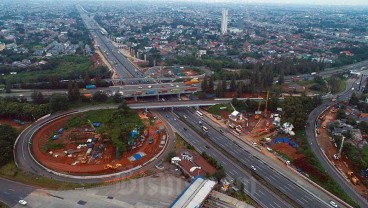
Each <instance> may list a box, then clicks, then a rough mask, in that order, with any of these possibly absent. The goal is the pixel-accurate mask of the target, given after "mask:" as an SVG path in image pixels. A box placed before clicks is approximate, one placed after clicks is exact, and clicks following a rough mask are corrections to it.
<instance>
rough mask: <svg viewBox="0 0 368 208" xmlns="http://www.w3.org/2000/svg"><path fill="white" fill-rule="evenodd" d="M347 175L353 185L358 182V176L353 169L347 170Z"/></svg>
mask: <svg viewBox="0 0 368 208" xmlns="http://www.w3.org/2000/svg"><path fill="white" fill-rule="evenodd" d="M348 176H349V177H350V180H351V182H352V183H353V184H354V185H357V184H358V183H359V178H357V177H356V176H355V175H354V173H353V171H348Z"/></svg>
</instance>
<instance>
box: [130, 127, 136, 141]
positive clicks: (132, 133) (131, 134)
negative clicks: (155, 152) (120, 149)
mask: <svg viewBox="0 0 368 208" xmlns="http://www.w3.org/2000/svg"><path fill="white" fill-rule="evenodd" d="M130 137H131V138H132V139H135V138H137V137H138V131H137V130H136V129H134V130H133V131H132V132H131V133H130Z"/></svg>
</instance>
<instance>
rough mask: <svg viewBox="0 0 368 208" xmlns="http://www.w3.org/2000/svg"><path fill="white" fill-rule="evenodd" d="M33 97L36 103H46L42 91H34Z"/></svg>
mask: <svg viewBox="0 0 368 208" xmlns="http://www.w3.org/2000/svg"><path fill="white" fill-rule="evenodd" d="M31 98H32V101H33V102H34V103H35V104H42V103H45V97H44V96H43V94H42V92H39V91H38V92H37V91H33V93H32V94H31Z"/></svg>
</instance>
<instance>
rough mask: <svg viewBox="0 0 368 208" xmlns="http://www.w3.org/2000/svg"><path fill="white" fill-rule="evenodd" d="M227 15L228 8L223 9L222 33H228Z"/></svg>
mask: <svg viewBox="0 0 368 208" xmlns="http://www.w3.org/2000/svg"><path fill="white" fill-rule="evenodd" d="M227 15H228V10H227V9H222V18H221V34H226V33H227Z"/></svg>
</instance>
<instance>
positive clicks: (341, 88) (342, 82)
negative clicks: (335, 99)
mask: <svg viewBox="0 0 368 208" xmlns="http://www.w3.org/2000/svg"><path fill="white" fill-rule="evenodd" d="M345 89H346V82H345V80H343V79H340V82H339V93H340V92H343V91H345Z"/></svg>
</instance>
